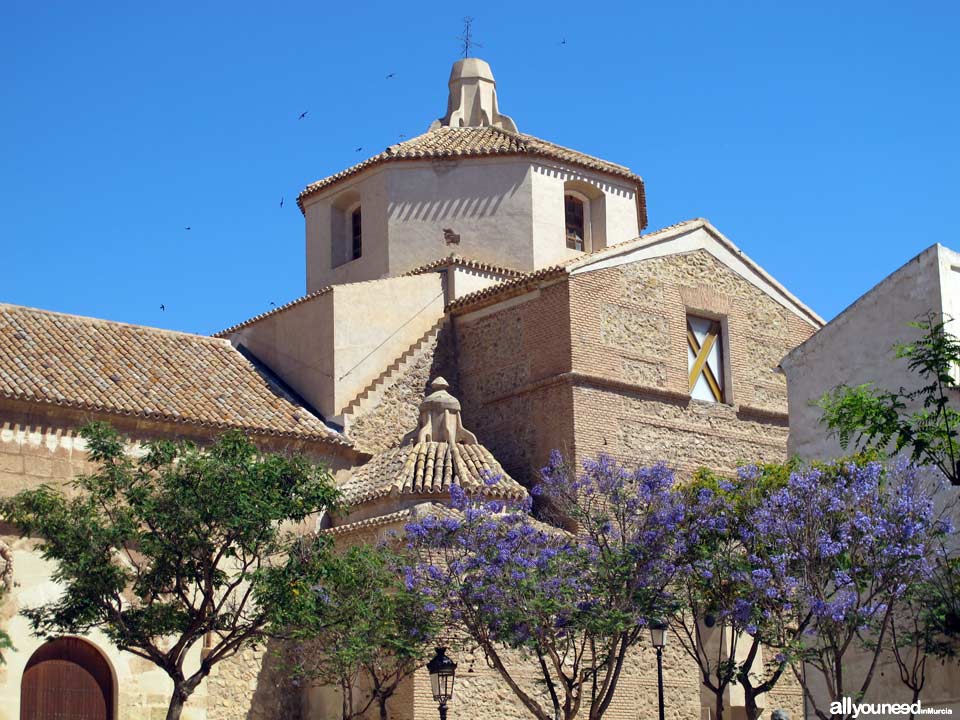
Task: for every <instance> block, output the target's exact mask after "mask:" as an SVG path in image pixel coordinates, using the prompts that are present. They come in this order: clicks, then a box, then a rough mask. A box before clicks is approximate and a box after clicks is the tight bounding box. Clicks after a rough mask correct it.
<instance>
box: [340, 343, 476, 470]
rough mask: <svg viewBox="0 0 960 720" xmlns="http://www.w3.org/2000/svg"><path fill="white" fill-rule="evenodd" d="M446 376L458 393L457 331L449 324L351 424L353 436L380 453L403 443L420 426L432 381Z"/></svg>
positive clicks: (421, 349)
mask: <svg viewBox="0 0 960 720" xmlns="http://www.w3.org/2000/svg"><path fill="white" fill-rule="evenodd" d="M438 375H439V376H442V377H443V378H445V379H446V380H447V382H449V383H450V392H452V393H453V394H454V396H456V395H457V392H458V391H457V367H456V358H455V352H454V340H453V332H452V330H451V329H450V327H449V325H445V326H444V327H443V328H442V329H441V330H440V332H439V333H437V337H436V339H434V340H432V341H431V342H428V343H426V344H425V345H424V346H423V347H422V348H420V350H419V351H418V353H417V357H416V358H415V359H414V361H413V363H412V364H411V365H410V366H408V367H407V368H406V369H405V371H404V372H403V374H402V375H401V377H399V378H398V379H397V380H396V381H394V383H393V384H392V385H391V386H390V387H389V388H387V389H386V390H385V391H384V393H383V396H382V397H381V399H380V402H379V403H378V404H377V405H376V406H375V407H374V408H373V409H371V410H370V411H369V412H366V413H364V414H362V415H359V416H357V417H356V418H355V419H354V420H353V421H352V422H351V424H350V438H351V439H352V440H353V441H354V442H355V443H356V444H357V446H358V447H361V448H363V449H364V450H366V451H368V452H371V453H377V452H382V451H384V450H387V449H389V448H392V447H397V446H399V445H400V444H402V443H403V441H404V440H405V438H406V437H407V435H409V434H410V433H411V432H412V431H414V430H416V429H417V423H418V421H419V419H420V403H421V402H423V398H424V396H425V395H426V393H427V388H428V386H429V385H430V381H431V380H433V379H434V378H435V377H437V376H438Z"/></svg>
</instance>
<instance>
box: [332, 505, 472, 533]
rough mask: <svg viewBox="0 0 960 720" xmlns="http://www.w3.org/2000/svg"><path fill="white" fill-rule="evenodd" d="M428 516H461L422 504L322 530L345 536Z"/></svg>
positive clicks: (446, 506)
mask: <svg viewBox="0 0 960 720" xmlns="http://www.w3.org/2000/svg"><path fill="white" fill-rule="evenodd" d="M430 516H433V517H437V518H446V517H461V514H460V513H459V512H457V511H456V510H454V509H453V508H451V507H450V506H448V505H441V504H440V503H433V502H422V503H418V504H416V505H414V506H413V507H408V508H405V509H403V510H397V511H396V512H392V513H387V514H386V515H376V516H374V517H371V518H366V519H365V520H357V521H356V522H352V523H346V524H344V525H337V526H336V527H332V528H327V529H326V530H324V532H326V533H329V534H330V535H345V534H347V533H351V532H355V531H357V530H365V529H368V528H375V527H382V526H384V525H394V524H397V523H408V522H413V521H416V520H419V519H421V518H425V517H430Z"/></svg>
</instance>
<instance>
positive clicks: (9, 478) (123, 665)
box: [0, 403, 345, 720]
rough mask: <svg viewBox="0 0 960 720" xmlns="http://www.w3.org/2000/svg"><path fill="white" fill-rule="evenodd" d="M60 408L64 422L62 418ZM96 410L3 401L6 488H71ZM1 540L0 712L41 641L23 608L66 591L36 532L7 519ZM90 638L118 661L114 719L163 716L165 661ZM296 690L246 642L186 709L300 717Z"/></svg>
mask: <svg viewBox="0 0 960 720" xmlns="http://www.w3.org/2000/svg"><path fill="white" fill-rule="evenodd" d="M58 414H59V415H60V416H61V417H60V422H57V420H58V418H57V415H58ZM92 419H95V418H94V417H93V416H92V415H90V414H83V415H80V414H78V413H73V412H72V411H70V410H67V409H61V408H54V409H53V410H52V411H51V410H49V409H45V408H41V407H36V406H33V407H32V408H28V411H27V412H24V408H23V407H21V406H18V405H15V404H12V403H8V404H4V405H0V496H3V497H8V496H10V495H13V494H15V493H16V492H18V491H20V490H24V489H28V488H32V487H37V486H38V485H40V484H43V483H46V484H51V485H54V486H59V487H62V488H68V487H69V484H70V482H71V480H72V479H73V478H75V477H76V476H77V475H79V474H82V473H88V472H91V471H92V470H93V466H92V464H91V463H90V462H89V460H88V458H87V453H86V445H85V442H84V441H83V440H82V439H81V438H79V437H78V436H77V434H76V427H77V426H78V425H79V424H82V423H84V422H88V421H90V420H92ZM101 419H108V420H111V421H113V422H114V423H115V424H116V425H117V427H119V428H120V429H121V430H122V431H124V432H129V433H130V434H131V435H132V436H133V437H134V438H140V439H141V440H142V439H149V438H152V437H163V436H166V437H176V436H177V435H181V436H182V435H186V434H187V433H185V432H182V429H181V428H179V427H177V426H173V427H171V426H166V427H158V426H152V425H149V424H146V423H137V422H134V421H132V420H130V419H124V418H115V417H104V418H101ZM178 431H181V432H178ZM190 437H192V438H193V439H196V440H199V441H202V440H203V438H202V437H196V436H193V435H190ZM207 439H209V436H208V438H207ZM265 444H266V445H267V447H268V449H271V450H277V451H282V450H285V449H286V450H290V451H297V452H308V453H309V454H310V455H312V457H313V458H314V459H315V460H319V459H321V458H322V455H321V453H322V451H323V448H319V449H318V448H313V452H310V448H307V447H305V446H303V445H301V444H298V443H297V442H296V441H288V440H284V439H279V438H278V439H275V440H274V441H273V442H272V443H265ZM135 447H136V445H134V448H135ZM327 459H328V460H329V464H330V465H331V466H332V468H333V469H335V470H336V469H339V468H342V467H343V466H344V464H345V459H344V458H343V457H331V458H327ZM0 542H4V543H6V544H7V545H9V546H10V548H11V549H12V554H13V582H14V587H13V589H12V591H11V592H10V593H9V594H7V595H6V596H5V597H4V598H3V604H2V606H0V622H2V624H3V628H4V629H5V630H6V631H7V632H8V633H9V634H10V635H11V637H12V639H13V644H14V646H15V649H14V650H12V651H6V652H5V653H4V659H5V661H6V664H5V665H3V666H2V667H0V720H14V719H15V718H18V717H19V716H20V715H19V713H20V709H19V708H20V681H21V678H22V676H23V671H24V667H25V665H26V663H27V661H28V660H29V658H30V656H31V655H32V654H33V652H34V651H35V650H36V649H37V648H38V647H39V646H40V645H41V644H42V642H43V640H42V639H41V638H37V637H34V636H33V634H32V632H31V630H30V628H29V625H28V622H27V620H26V618H24V617H23V616H21V615H20V614H19V613H20V610H21V609H23V608H25V607H32V606H36V605H39V604H42V603H44V602H49V601H50V600H52V599H54V598H55V597H56V596H57V595H58V594H59V593H60V592H62V585H60V584H59V583H57V582H56V581H55V580H54V579H53V572H54V565H53V563H50V562H47V561H45V560H43V558H42V557H41V556H40V553H39V551H38V550H37V545H38V541H37V540H35V539H31V538H19V537H18V536H16V534H14V533H13V530H12V529H11V528H6V529H5V532H4V533H3V534H2V535H0ZM84 639H86V640H87V641H88V642H90V643H91V644H92V645H94V646H95V647H96V648H98V649H99V650H100V652H101V653H102V654H103V655H104V656H105V657H106V658H107V660H108V662H109V664H110V665H111V667H112V669H113V672H114V675H115V678H116V685H117V688H116V701H117V715H116V717H117V720H142V719H144V718H146V719H148V720H152V719H154V718H157V719H162V718H163V717H165V716H166V711H167V705H168V702H169V698H170V693H171V690H172V684H171V682H170V680H169V679H168V678H167V676H166V675H165V674H164V673H163V672H162V671H161V670H159V669H157V668H156V666H154V665H153V664H152V663H150V662H148V661H146V660H143V659H141V658H139V657H136V656H135V655H132V654H130V653H125V652H119V651H117V650H116V649H115V648H114V647H113V646H112V645H111V643H110V641H109V639H108V638H107V637H106V636H104V635H103V634H102V633H97V632H94V633H91V634H90V635H88V636H86V637H85V638H84ZM199 652H200V648H199V646H198V647H197V648H196V652H195V653H194V654H193V655H194V656H192V657H191V659H190V661H189V662H190V664H195V663H199ZM265 653H266V654H265ZM299 699H300V693H299V691H296V690H295V689H293V688H291V687H289V685H286V684H285V681H284V680H282V678H281V674H280V673H279V671H278V662H277V658H276V657H275V656H274V655H273V654H270V653H269V652H267V651H266V650H261V651H259V652H255V651H252V650H247V651H244V652H243V653H241V655H239V656H237V657H236V658H234V659H231V660H229V661H225V662H224V664H223V665H222V666H219V667H217V668H215V671H214V674H213V675H212V676H211V677H210V678H208V679H207V681H206V682H204V683H203V684H201V685H200V687H199V688H198V689H197V691H196V692H195V693H194V695H193V697H191V698H190V700H189V701H188V703H187V705H186V707H185V710H184V718H186V719H187V720H227V718H231V719H232V718H244V719H247V718H249V719H250V720H253V719H264V720H265V719H267V718H291V719H293V718H296V717H298V715H297V714H296V710H297V708H298V707H299Z"/></svg>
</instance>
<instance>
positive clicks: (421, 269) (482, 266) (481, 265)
mask: <svg viewBox="0 0 960 720" xmlns="http://www.w3.org/2000/svg"><path fill="white" fill-rule="evenodd" d="M448 267H463V268H468V269H470V270H479V271H480V272H486V273H490V274H491V275H503V276H505V277H517V276H519V275H525V274H526V273H524V271H523V270H514V269H513V268H508V267H503V266H502V265H491V264H490V263H487V262H483V261H482V260H474V259H473V258H467V257H463V256H462V255H457V254H456V253H453V254H451V255H448V256H447V257H442V258H437V259H436V260H432V261H430V262H428V263H424V264H423V265H418V266H417V267H415V268H413V270H408V271H407V272H405V273H404V275H420V274H422V273H426V272H432V271H433V270H438V269H440V268H448Z"/></svg>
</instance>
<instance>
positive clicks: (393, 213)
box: [386, 158, 533, 274]
mask: <svg viewBox="0 0 960 720" xmlns="http://www.w3.org/2000/svg"><path fill="white" fill-rule="evenodd" d="M386 173H387V177H388V180H387V187H388V196H389V206H388V212H389V219H388V233H389V237H388V240H389V255H390V272H391V274H398V273H403V272H406V271H407V270H410V269H412V268H414V267H416V266H418V265H422V264H424V263H427V262H430V261H431V260H436V259H437V258H438V257H443V256H444V255H449V254H450V253H451V252H456V253H457V254H458V255H463V256H464V257H469V258H472V259H475V260H480V261H482V262H487V263H491V264H493V265H503V266H506V267H509V268H514V269H518V270H530V269H533V252H532V247H531V237H532V232H533V229H532V219H531V212H530V193H531V189H530V180H531V179H530V163H529V162H527V161H524V160H523V159H522V158H519V159H518V158H464V159H461V160H438V161H433V162H429V161H425V162H422V163H420V162H417V163H410V162H403V163H393V164H392V165H389V166H387V169H386ZM444 228H448V229H450V230H453V232H454V233H456V234H458V235H460V242H459V244H456V245H448V244H446V242H445V241H444V237H443V230H444Z"/></svg>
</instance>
